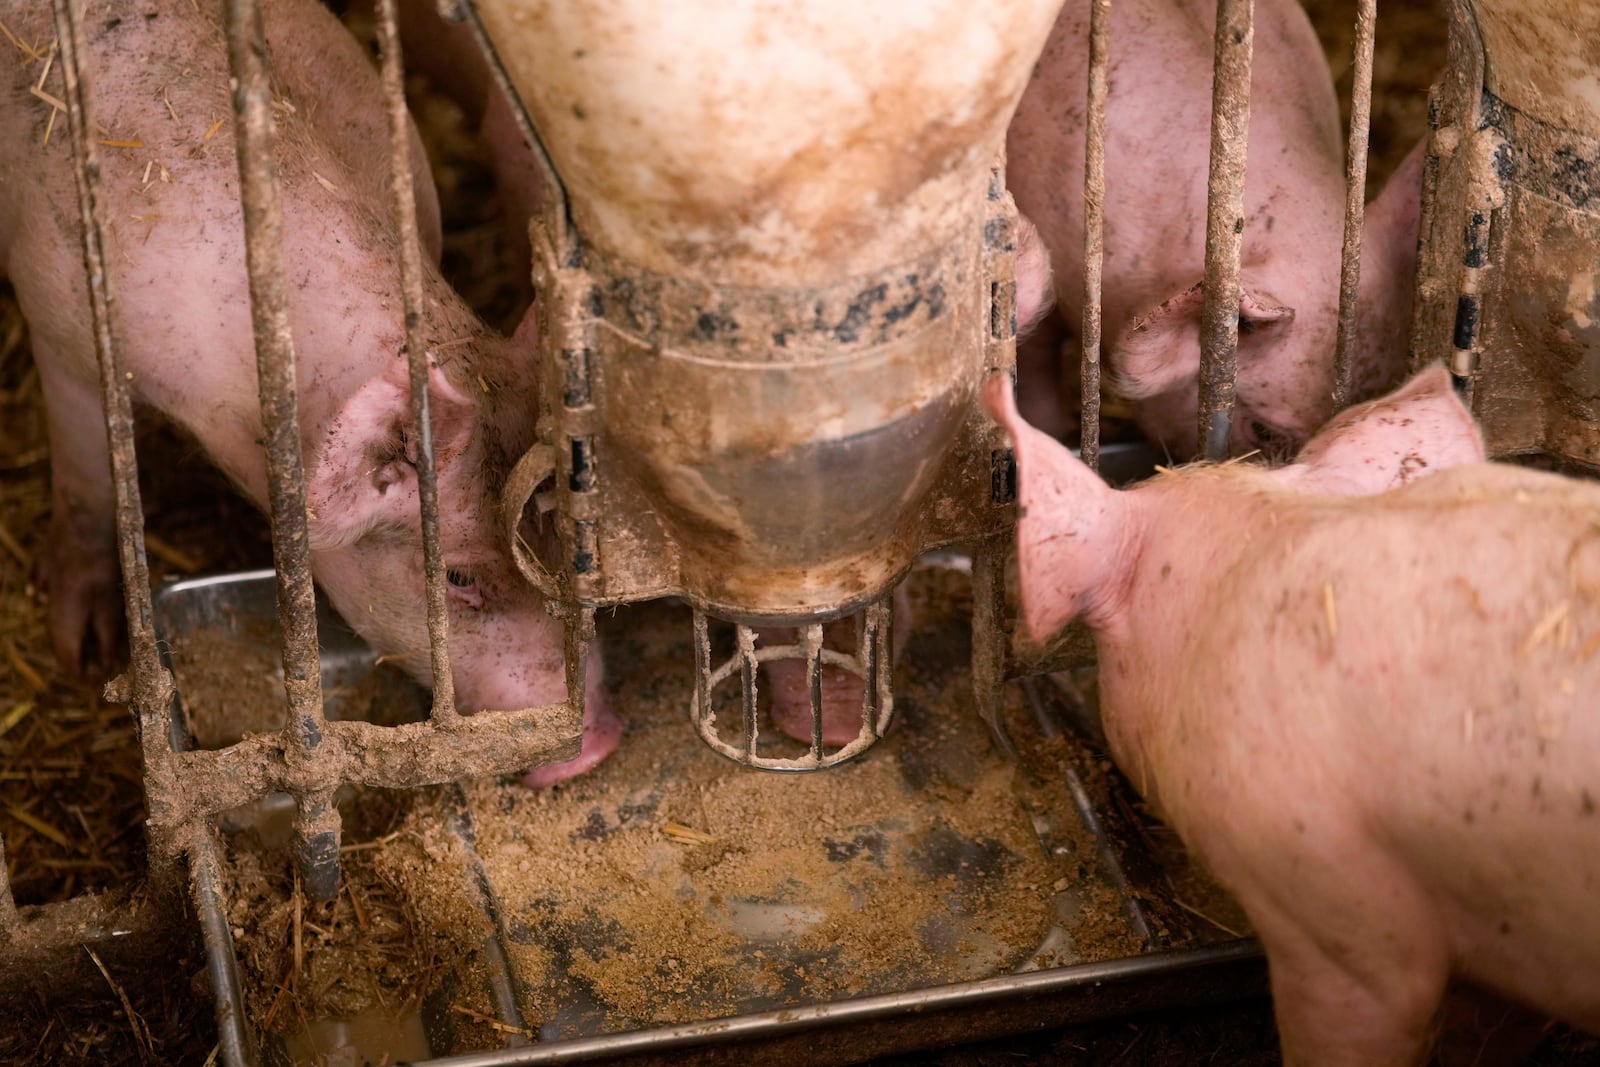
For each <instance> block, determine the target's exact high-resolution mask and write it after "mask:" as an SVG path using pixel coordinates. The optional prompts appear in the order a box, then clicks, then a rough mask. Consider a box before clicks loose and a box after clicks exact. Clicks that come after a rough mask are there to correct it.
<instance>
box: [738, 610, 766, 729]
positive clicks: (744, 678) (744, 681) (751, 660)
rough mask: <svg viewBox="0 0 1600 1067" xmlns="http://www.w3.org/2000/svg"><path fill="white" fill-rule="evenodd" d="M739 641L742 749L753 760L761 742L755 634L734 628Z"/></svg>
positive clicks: (742, 626)
mask: <svg viewBox="0 0 1600 1067" xmlns="http://www.w3.org/2000/svg"><path fill="white" fill-rule="evenodd" d="M734 630H735V632H736V633H737V635H738V639H739V698H740V702H741V710H742V712H743V720H744V749H745V752H746V753H747V754H748V755H749V756H750V758H751V759H752V760H753V759H755V758H756V748H757V744H758V742H759V741H760V740H761V719H760V717H759V715H758V714H757V707H756V634H755V631H754V630H752V629H750V627H748V626H745V625H743V624H738V625H736V626H735V627H734Z"/></svg>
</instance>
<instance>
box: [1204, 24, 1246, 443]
mask: <svg viewBox="0 0 1600 1067" xmlns="http://www.w3.org/2000/svg"><path fill="white" fill-rule="evenodd" d="M1254 23H1255V3H1254V0H1217V32H1216V38H1215V42H1214V48H1215V52H1214V56H1213V63H1214V66H1213V68H1212V81H1211V170H1210V174H1209V176H1208V177H1207V180H1206V273H1205V304H1204V307H1203V309H1202V311H1201V317H1200V419H1199V422H1200V425H1199V433H1200V437H1199V444H1200V448H1201V449H1202V450H1203V452H1204V455H1205V456H1206V458H1207V459H1213V460H1220V459H1226V458H1227V456H1228V442H1229V439H1230V438H1231V437H1232V433H1233V401H1234V376H1235V373H1236V370H1237V359H1238V354H1239V250H1240V246H1241V244H1242V243H1243V237H1244V175H1245V157H1246V150H1247V148H1248V143H1249V132H1250V61H1251V51H1252V49H1253V47H1254V43H1255V25H1254Z"/></svg>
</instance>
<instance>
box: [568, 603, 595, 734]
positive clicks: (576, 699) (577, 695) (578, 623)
mask: <svg viewBox="0 0 1600 1067" xmlns="http://www.w3.org/2000/svg"><path fill="white" fill-rule="evenodd" d="M563 623H564V625H563V626H562V648H563V653H564V656H565V664H564V667H565V670H566V681H567V707H568V708H569V709H571V712H572V714H573V715H574V716H576V719H575V721H576V722H577V724H578V736H579V739H580V741H581V739H582V736H583V708H584V703H585V701H586V700H587V699H588V695H589V645H590V643H591V642H592V641H594V608H592V607H590V606H588V605H586V604H580V605H579V606H578V609H577V612H576V614H575V615H574V614H573V613H572V612H571V611H570V610H569V611H568V614H567V616H566V618H565V619H564V620H563ZM576 757H577V753H576V752H574V753H573V758H576Z"/></svg>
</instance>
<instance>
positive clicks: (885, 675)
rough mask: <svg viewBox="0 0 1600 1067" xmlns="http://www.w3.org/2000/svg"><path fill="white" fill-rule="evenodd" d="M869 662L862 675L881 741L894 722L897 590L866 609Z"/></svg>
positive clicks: (886, 592)
mask: <svg viewBox="0 0 1600 1067" xmlns="http://www.w3.org/2000/svg"><path fill="white" fill-rule="evenodd" d="M866 630H867V640H866V646H867V661H866V663H865V664H864V665H863V666H864V667H865V669H864V670H863V671H862V674H863V675H864V676H865V678H866V682H867V707H868V708H869V709H870V710H871V713H872V736H873V737H882V736H883V735H884V734H886V733H888V731H889V724H890V722H892V721H893V720H894V590H893V589H889V590H886V591H885V592H884V594H883V596H881V597H880V598H878V599H877V600H874V601H873V602H872V603H871V604H868V605H867V626H866Z"/></svg>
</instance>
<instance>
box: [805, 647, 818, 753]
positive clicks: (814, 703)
mask: <svg viewBox="0 0 1600 1067" xmlns="http://www.w3.org/2000/svg"><path fill="white" fill-rule="evenodd" d="M805 647H806V692H807V693H808V694H810V698H811V755H812V757H813V758H815V759H818V760H820V759H822V626H821V625H820V624H813V625H810V626H807V627H806V632H805Z"/></svg>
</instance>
